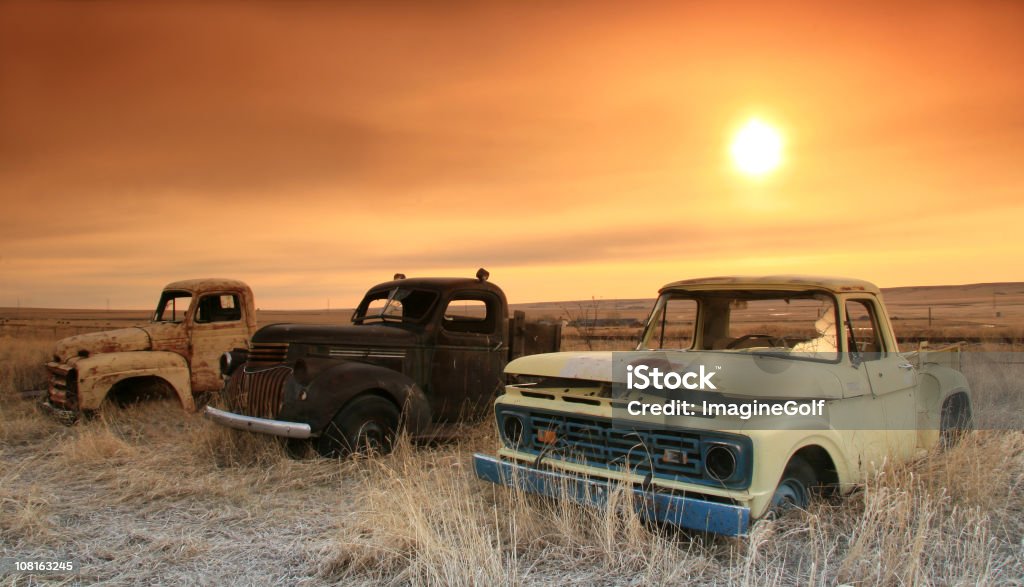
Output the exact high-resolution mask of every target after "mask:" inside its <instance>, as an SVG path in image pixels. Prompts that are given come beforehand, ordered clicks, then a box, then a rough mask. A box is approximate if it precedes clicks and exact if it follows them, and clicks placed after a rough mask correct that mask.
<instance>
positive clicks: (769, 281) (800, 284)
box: [660, 275, 881, 294]
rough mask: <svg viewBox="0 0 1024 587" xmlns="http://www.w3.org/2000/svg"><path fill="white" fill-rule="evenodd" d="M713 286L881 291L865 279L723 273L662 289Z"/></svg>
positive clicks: (674, 283) (838, 291)
mask: <svg viewBox="0 0 1024 587" xmlns="http://www.w3.org/2000/svg"><path fill="white" fill-rule="evenodd" d="M698 289H699V290H712V289H780V290H799V289H822V290H826V291H830V292H833V293H849V292H867V293H873V294H880V293H881V292H880V291H879V289H878V286H877V285H875V284H873V283H871V282H870V281H864V280H863V279H852V278H849V277H828V276H821V275H758V276H751V275H723V276H718V277H701V278H698V279H683V280H681V281H673V282H672V283H670V284H668V285H666V286H664V287H662V288H661V290H660V292H665V291H670V290H698Z"/></svg>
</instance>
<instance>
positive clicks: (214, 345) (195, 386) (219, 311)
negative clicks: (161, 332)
mask: <svg viewBox="0 0 1024 587" xmlns="http://www.w3.org/2000/svg"><path fill="white" fill-rule="evenodd" d="M196 304H197V306H196V311H195V315H194V316H193V318H192V332H191V338H190V340H189V350H190V358H189V364H190V365H191V367H192V391H194V392H201V391H216V390H217V389H220V387H221V379H220V356H221V355H222V354H224V352H226V351H229V350H231V349H233V348H236V347H245V346H246V343H247V340H248V334H249V333H248V330H247V328H246V324H245V320H244V319H243V318H244V317H243V316H242V300H241V297H240V296H239V294H238V293H237V292H217V293H207V294H203V295H201V296H200V297H199V299H198V300H197V302H196Z"/></svg>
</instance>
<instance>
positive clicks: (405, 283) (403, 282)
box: [367, 277, 505, 298]
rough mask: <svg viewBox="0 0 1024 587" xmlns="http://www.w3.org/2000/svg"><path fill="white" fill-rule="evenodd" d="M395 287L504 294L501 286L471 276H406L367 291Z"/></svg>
mask: <svg viewBox="0 0 1024 587" xmlns="http://www.w3.org/2000/svg"><path fill="white" fill-rule="evenodd" d="M395 287H409V288H422V289H430V290H435V291H439V292H451V291H454V290H462V289H478V290H488V291H493V292H496V293H498V294H500V295H501V296H502V297H503V298H504V296H505V294H504V292H502V291H501V288H500V287H498V286H497V285H495V284H493V283H491V282H490V281H481V280H479V279H476V278H473V277H407V278H402V279H394V280H392V281H385V282H384V283H378V284H377V285H375V286H373V287H371V288H370V289H369V290H367V291H368V292H369V291H380V290H382V289H392V288H395Z"/></svg>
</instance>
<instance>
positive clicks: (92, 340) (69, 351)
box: [54, 327, 153, 361]
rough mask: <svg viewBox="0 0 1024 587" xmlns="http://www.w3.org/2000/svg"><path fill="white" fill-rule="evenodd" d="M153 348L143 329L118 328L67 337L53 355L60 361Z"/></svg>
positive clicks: (60, 342) (59, 343)
mask: <svg viewBox="0 0 1024 587" xmlns="http://www.w3.org/2000/svg"><path fill="white" fill-rule="evenodd" d="M152 347H153V342H152V339H151V338H150V335H149V333H148V332H146V330H145V329H144V328H139V327H132V328H118V329H117V330H104V331H103V332H91V333H89V334H79V335H76V336H69V337H67V338H65V339H63V340H61V341H59V342H58V343H57V347H56V349H55V350H54V354H55V355H57V357H59V358H60V360H62V361H66V360H68V359H70V358H71V357H74V356H79V355H84V354H86V353H88V354H89V355H95V354H99V353H117V352H123V351H148V350H150V349H151V348H152Z"/></svg>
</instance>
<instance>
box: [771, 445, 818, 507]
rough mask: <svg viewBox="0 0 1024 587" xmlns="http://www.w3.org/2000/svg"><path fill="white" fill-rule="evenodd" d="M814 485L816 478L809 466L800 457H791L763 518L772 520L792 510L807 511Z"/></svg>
mask: <svg viewBox="0 0 1024 587" xmlns="http://www.w3.org/2000/svg"><path fill="white" fill-rule="evenodd" d="M816 484H817V476H816V475H815V474H814V469H813V468H812V467H811V465H810V464H808V462H807V461H805V460H803V459H802V458H800V457H793V459H792V460H790V461H789V464H788V465H786V470H785V471H784V472H783V473H782V479H780V480H779V486H778V487H776V488H775V493H774V494H773V495H772V503H771V505H770V506H768V513H767V514H766V515H765V517H766V518H767V519H770V520H773V519H776V518H778V517H779V516H782V515H783V514H785V513H786V512H787V511H790V510H793V509H801V510H804V509H807V506H808V505H810V503H811V495H812V494H813V490H814V487H815V485H816Z"/></svg>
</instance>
